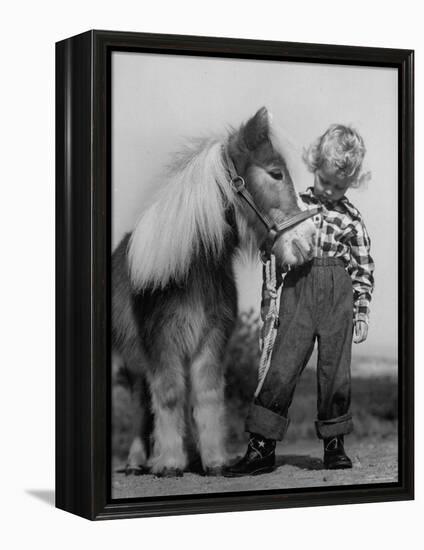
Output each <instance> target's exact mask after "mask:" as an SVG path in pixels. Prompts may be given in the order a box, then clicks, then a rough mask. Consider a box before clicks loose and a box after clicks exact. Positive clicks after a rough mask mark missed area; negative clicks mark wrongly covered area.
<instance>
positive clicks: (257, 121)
mask: <svg viewBox="0 0 424 550" xmlns="http://www.w3.org/2000/svg"><path fill="white" fill-rule="evenodd" d="M270 126H271V115H270V114H269V112H268V109H267V108H266V107H261V109H259V111H258V112H257V113H256V114H255V115H254V116H253V117H252V118H250V119H249V120H248V121H247V122H246V124H245V125H244V127H243V132H242V133H243V140H244V142H245V144H246V146H247V148H248V149H250V150H251V151H253V150H254V149H256V148H257V147H259V145H261V143H263V142H264V141H266V140H267V139H269V131H270Z"/></svg>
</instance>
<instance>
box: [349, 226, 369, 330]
mask: <svg viewBox="0 0 424 550" xmlns="http://www.w3.org/2000/svg"><path fill="white" fill-rule="evenodd" d="M349 244H350V251H351V253H350V261H349V264H348V266H347V271H348V273H349V275H350V277H351V279H352V286H353V299H354V320H355V321H365V322H366V323H368V318H369V312H370V301H371V293H372V291H373V289H374V261H373V259H372V257H371V254H370V248H371V239H370V237H369V235H368V232H367V229H366V227H365V225H364V223H363V221H362V220H361V219H358V220H356V221H355V223H354V226H353V231H352V236H351V238H350V240H349Z"/></svg>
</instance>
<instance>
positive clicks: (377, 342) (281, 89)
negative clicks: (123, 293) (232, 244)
mask: <svg viewBox="0 0 424 550" xmlns="http://www.w3.org/2000/svg"><path fill="white" fill-rule="evenodd" d="M263 105H265V106H266V107H267V108H268V109H269V110H270V111H271V113H272V115H273V121H274V123H275V124H276V125H277V126H278V127H279V129H280V130H282V131H283V132H284V134H285V136H286V137H287V139H288V140H289V141H290V143H291V144H292V149H291V150H292V155H293V158H294V159H295V160H296V165H295V169H294V170H293V176H294V181H295V184H296V187H297V189H298V190H299V191H302V190H304V189H305V188H306V187H307V186H309V185H312V183H313V176H312V174H310V173H309V172H307V170H306V168H305V167H304V166H303V164H302V162H301V154H302V148H303V147H306V146H307V145H309V144H310V143H311V142H312V141H314V140H315V139H316V138H317V137H318V136H319V135H321V134H322V133H323V132H324V131H325V130H326V129H327V127H328V126H329V125H330V124H332V123H334V122H338V123H342V124H352V125H353V126H354V127H355V128H356V129H357V130H358V131H359V132H360V133H361V135H362V137H363V138H364V141H365V145H366V147H367V155H366V157H365V162H364V168H365V169H366V170H371V172H372V180H371V181H370V183H369V184H367V185H366V187H363V188H362V189H359V190H350V191H349V192H348V197H349V199H350V200H351V201H352V202H353V203H354V204H355V206H357V208H358V209H359V210H360V211H361V213H362V215H363V217H364V220H365V223H366V226H367V229H368V231H369V233H370V236H371V239H372V255H373V257H374V260H375V263H376V272H375V278H376V288H375V292H374V296H373V302H372V311H371V322H370V331H369V336H368V340H367V342H365V343H363V344H360V345H357V346H354V347H353V350H354V354H356V355H379V356H385V357H387V358H390V359H394V358H396V357H397V253H398V243H397V71H396V70H395V69H390V68H388V69H386V68H371V67H354V66H353V67H352V66H340V65H324V64H310V63H291V62H287V63H281V62H273V61H256V60H254V61H252V60H234V59H217V58H205V57H187V56H166V55H157V54H140V53H126V52H125V53H124V52H122V53H121V52H115V53H113V56H112V245H113V247H115V246H116V245H117V244H118V242H119V240H120V239H121V238H122V236H123V235H124V233H126V232H128V231H131V230H132V228H133V227H134V224H135V223H136V220H137V218H138V216H139V214H140V212H141V211H142V210H143V209H144V208H145V206H146V204H148V203H150V202H151V201H152V200H154V197H155V193H156V191H157V189H158V188H159V185H160V178H159V174H160V171H161V170H162V168H163V166H164V164H166V163H167V161H168V160H169V158H170V155H171V154H172V152H174V151H176V150H178V147H179V143H181V142H182V141H183V139H184V138H186V137H195V136H207V135H210V134H215V133H217V132H218V133H221V132H223V131H225V130H226V129H227V128H228V127H229V126H236V127H237V126H238V125H239V124H240V123H241V122H243V121H245V120H246V119H247V118H249V117H250V116H252V115H253V114H254V113H255V112H256V110H257V109H258V108H260V107H261V106H263ZM260 279H261V274H260V269H259V268H256V269H247V268H246V267H244V268H240V269H238V281H239V297H240V307H241V309H249V308H251V307H254V308H255V309H258V305H259V301H260V284H261V280H260Z"/></svg>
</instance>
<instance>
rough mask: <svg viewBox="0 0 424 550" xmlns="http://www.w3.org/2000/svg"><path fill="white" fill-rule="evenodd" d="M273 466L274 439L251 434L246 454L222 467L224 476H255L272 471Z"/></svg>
mask: <svg viewBox="0 0 424 550" xmlns="http://www.w3.org/2000/svg"><path fill="white" fill-rule="evenodd" d="M274 467H275V440H274V439H266V438H265V437H261V436H260V435H258V434H251V436H250V439H249V444H248V446H247V451H246V454H245V455H244V457H243V458H242V459H240V460H239V461H238V462H236V463H235V464H233V465H232V466H228V467H227V468H225V469H224V472H223V475H224V477H242V476H255V475H258V474H265V473H268V472H272V471H273V470H274Z"/></svg>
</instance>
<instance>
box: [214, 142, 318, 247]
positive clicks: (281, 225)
mask: <svg viewBox="0 0 424 550" xmlns="http://www.w3.org/2000/svg"><path fill="white" fill-rule="evenodd" d="M223 152H224V158H225V162H226V165H227V170H228V173H229V175H230V181H231V185H232V187H233V189H234V191H235V192H236V193H237V194H238V195H239V196H240V197H242V199H243V200H244V201H245V202H246V203H247V204H248V205H249V206H250V208H251V209H252V210H253V211H254V212H255V214H256V215H257V217H258V218H259V219H260V220H261V222H262V223H263V225H264V226H265V228H266V230H267V231H268V235H267V237H266V239H265V242H264V244H263V245H262V254H264V255H265V256H269V254H270V251H271V249H272V247H273V246H274V243H275V241H276V240H277V239H278V237H279V236H280V235H281V234H282V233H284V231H287V230H288V229H291V228H292V227H294V226H295V225H297V224H299V223H301V222H303V221H304V220H307V219H308V218H312V217H313V216H316V215H317V214H319V212H320V211H321V207H320V206H318V207H316V208H311V209H310V210H301V211H300V212H298V213H297V214H294V216H291V217H290V218H288V219H286V220H284V221H283V222H276V221H274V220H272V219H271V218H269V216H268V215H267V214H265V212H263V211H262V210H261V209H260V208H259V207H258V206H257V205H256V204H255V201H254V199H253V197H252V195H251V194H250V193H249V191H248V190H247V189H246V182H245V181H244V179H243V178H242V177H241V176H239V175H238V174H237V170H236V167H235V165H234V162H233V160H232V158H231V157H230V155H229V154H228V150H227V148H226V147H223Z"/></svg>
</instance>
